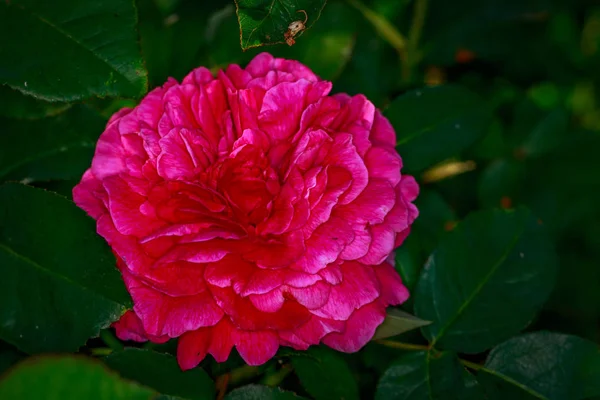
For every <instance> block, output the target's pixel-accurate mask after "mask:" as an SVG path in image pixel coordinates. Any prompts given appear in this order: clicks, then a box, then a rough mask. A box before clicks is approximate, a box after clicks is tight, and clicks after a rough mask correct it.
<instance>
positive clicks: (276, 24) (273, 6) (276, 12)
mask: <svg viewBox="0 0 600 400" xmlns="http://www.w3.org/2000/svg"><path fill="white" fill-rule="evenodd" d="M326 2H327V0H294V1H280V0H235V4H236V7H237V15H238V22H239V24H240V44H241V46H242V49H243V50H247V49H249V48H251V47H259V46H264V45H270V44H278V43H285V36H284V35H285V33H286V32H287V31H288V25H289V24H290V23H292V22H295V21H300V22H303V21H304V19H305V17H304V14H303V13H302V12H300V10H304V11H305V12H306V16H307V20H306V29H309V28H310V27H311V26H312V25H313V24H314V23H315V22H316V21H317V20H318V19H319V16H320V15H321V11H322V10H323V7H325V3H326ZM297 37H298V35H296V38H297Z"/></svg>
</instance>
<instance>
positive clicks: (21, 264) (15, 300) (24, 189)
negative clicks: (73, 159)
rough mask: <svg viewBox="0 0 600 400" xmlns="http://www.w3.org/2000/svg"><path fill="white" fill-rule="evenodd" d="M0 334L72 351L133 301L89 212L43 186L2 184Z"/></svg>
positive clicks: (31, 346) (25, 344) (37, 348)
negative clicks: (43, 188) (87, 214)
mask: <svg viewBox="0 0 600 400" xmlns="http://www.w3.org/2000/svg"><path fill="white" fill-rule="evenodd" d="M0 204H2V207H1V208H0V274H1V275H2V279H0V338H2V339H4V340H6V341H7V342H9V343H11V344H13V345H15V346H16V347H18V348H19V349H20V350H23V351H25V352H27V353H37V352H43V351H76V350H77V349H78V348H79V346H81V345H83V344H84V343H85V342H86V340H87V339H88V338H89V337H91V336H96V335H98V332H99V331H100V329H102V328H105V327H107V326H108V325H109V324H110V323H111V322H113V321H115V320H116V319H118V318H119V317H120V316H121V314H122V313H123V312H124V311H125V309H126V308H127V307H131V300H130V299H129V295H128V294H127V291H126V290H125V286H124V285H123V281H122V279H121V276H120V274H119V272H118V271H117V269H116V267H115V259H114V256H113V255H112V253H111V251H110V249H109V248H108V246H106V244H105V243H104V241H103V240H102V239H101V238H100V237H99V236H98V235H96V233H95V224H94V221H93V220H92V219H91V218H88V217H87V216H86V215H85V213H84V212H83V211H82V210H80V209H78V208H77V207H76V206H75V205H74V204H73V203H72V202H70V201H69V200H67V199H65V198H64V197H61V196H59V195H56V194H53V193H51V192H46V191H44V190H42V189H35V188H32V187H29V186H24V185H19V184H14V183H8V184H5V185H3V186H0Z"/></svg>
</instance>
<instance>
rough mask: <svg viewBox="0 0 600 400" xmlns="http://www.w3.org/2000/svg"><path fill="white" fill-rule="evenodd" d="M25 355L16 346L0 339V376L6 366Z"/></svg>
mask: <svg viewBox="0 0 600 400" xmlns="http://www.w3.org/2000/svg"><path fill="white" fill-rule="evenodd" d="M26 356H27V355H26V354H24V353H22V352H20V351H19V350H17V348H16V347H14V346H11V345H10V344H8V343H6V342H3V341H1V340H0V376H1V375H2V374H3V373H4V371H6V370H7V369H8V368H10V367H11V366H13V365H14V364H16V363H17V362H19V361H20V360H22V359H23V358H25V357H26Z"/></svg>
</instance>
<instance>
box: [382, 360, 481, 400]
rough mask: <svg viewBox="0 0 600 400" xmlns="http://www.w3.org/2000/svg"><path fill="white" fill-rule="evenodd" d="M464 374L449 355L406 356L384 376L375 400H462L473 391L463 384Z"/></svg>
mask: <svg viewBox="0 0 600 400" xmlns="http://www.w3.org/2000/svg"><path fill="white" fill-rule="evenodd" d="M463 371H464V369H463V367H462V366H461V365H460V362H459V360H458V357H456V354H454V353H452V352H443V353H432V352H428V351H417V352H411V353H407V354H405V355H403V356H401V357H400V358H399V359H398V360H397V361H396V362H394V364H392V365H391V366H390V367H389V368H388V370H387V371H386V372H385V373H384V374H383V376H382V377H381V380H380V381H379V384H378V385H377V392H376V394H375V400H394V399H397V400H409V399H410V400H421V399H423V400H429V399H448V400H452V399H456V400H463V399H464V398H465V397H464V395H465V393H466V392H469V391H471V390H472V389H470V388H469V387H468V386H467V384H466V383H465V381H464V378H463V374H464V372H463ZM469 385H471V382H469Z"/></svg>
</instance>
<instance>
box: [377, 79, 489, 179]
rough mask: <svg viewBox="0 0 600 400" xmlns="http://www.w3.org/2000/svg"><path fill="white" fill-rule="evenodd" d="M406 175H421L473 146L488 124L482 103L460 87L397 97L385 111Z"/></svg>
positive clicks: (440, 88) (452, 86)
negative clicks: (414, 173)
mask: <svg viewBox="0 0 600 400" xmlns="http://www.w3.org/2000/svg"><path fill="white" fill-rule="evenodd" d="M384 114H385V116H386V117H387V118H388V119H389V120H390V122H391V123H392V125H393V126H394V129H395V130H396V136H397V138H398V141H397V146H398V147H397V149H398V152H399V153H400V155H401V156H402V159H403V161H404V167H405V168H406V170H407V171H411V172H415V171H421V170H423V169H425V168H427V167H430V166H432V165H434V164H435V163H438V162H440V161H443V160H444V159H446V158H449V157H451V156H454V155H456V154H458V153H460V152H461V151H462V150H464V149H466V148H467V147H469V146H470V145H472V144H473V143H474V142H475V141H476V140H477V139H478V138H479V137H480V136H481V135H482V134H483V133H485V130H486V128H487V126H488V123H489V121H490V113H489V110H488V109H487V107H486V105H485V102H484V101H482V100H481V99H480V98H479V97H478V96H476V95H475V94H474V93H472V92H470V91H468V90H467V89H464V88H462V87H459V86H454V85H443V86H435V87H427V88H423V89H418V90H415V91H412V92H408V93H406V94H403V95H402V96H400V97H397V98H396V99H395V100H394V101H393V102H392V103H391V104H390V106H389V107H388V108H387V109H386V110H385V113H384Z"/></svg>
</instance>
